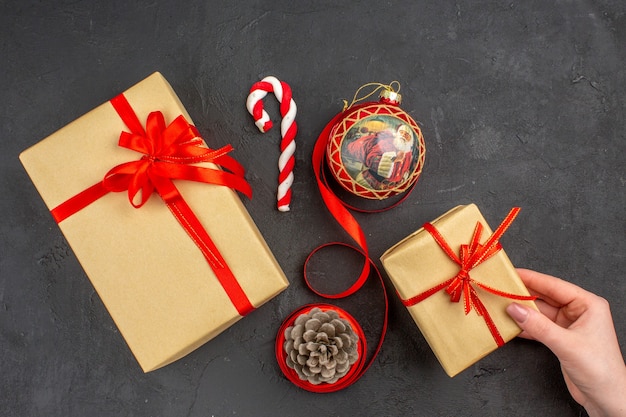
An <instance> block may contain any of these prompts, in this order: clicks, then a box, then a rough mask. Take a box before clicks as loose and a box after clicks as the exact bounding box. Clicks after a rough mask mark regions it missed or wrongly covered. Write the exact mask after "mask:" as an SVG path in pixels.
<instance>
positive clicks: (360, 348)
mask: <svg viewBox="0 0 626 417" xmlns="http://www.w3.org/2000/svg"><path fill="white" fill-rule="evenodd" d="M316 309H317V310H316ZM316 313H317V314H319V313H322V314H323V315H326V316H327V318H328V319H329V320H328V321H329V322H333V321H334V322H338V326H344V325H345V324H347V325H348V326H349V328H350V329H351V333H352V334H354V335H356V337H357V338H358V339H357V340H356V342H354V343H355V346H354V347H355V349H354V351H355V352H356V354H357V355H358V357H357V359H356V361H355V362H354V363H352V364H350V365H349V369H348V370H347V371H346V372H345V374H343V376H341V377H340V378H338V379H337V380H336V381H333V382H332V383H328V382H324V381H319V379H318V378H316V377H317V376H318V375H319V374H321V372H322V371H321V368H322V366H321V365H318V364H319V361H320V359H319V358H320V356H324V358H325V359H326V363H329V362H330V363H331V364H332V365H331V366H332V371H333V373H334V368H336V367H338V366H339V365H338V363H339V362H340V359H339V358H338V356H339V355H341V354H343V355H344V356H347V353H346V352H345V351H344V350H342V347H344V346H339V345H342V343H343V342H342V340H345V338H346V337H347V336H346V337H344V336H343V334H345V333H342V334H341V335H340V334H337V335H335V333H334V332H335V331H336V330H335V327H334V326H329V327H331V330H330V331H325V329H324V328H323V327H322V328H321V329H320V328H319V327H317V326H315V325H313V326H307V327H308V329H309V330H310V331H311V332H313V330H312V328H315V327H317V328H316V329H315V331H319V333H318V334H321V333H324V334H323V335H322V337H323V338H325V340H324V341H323V342H318V341H315V342H314V341H311V342H310V343H307V345H308V346H310V345H311V344H312V345H314V347H312V348H309V350H307V351H306V352H305V353H309V354H311V353H312V355H311V356H310V357H309V356H307V358H308V360H307V362H308V363H309V364H310V365H311V366H310V367H307V364H306V363H303V364H300V365H298V362H297V360H296V361H293V360H291V361H290V360H289V352H288V349H287V346H286V344H288V343H289V342H291V345H290V347H289V348H290V349H293V348H294V347H293V341H292V340H289V341H288V340H287V337H286V336H285V332H286V331H287V330H288V329H289V330H291V329H293V328H294V326H295V325H296V322H297V321H298V318H300V317H307V318H308V315H311V316H312V317H311V318H312V320H311V321H318V322H319V320H317V318H315V317H314V316H315V314H316ZM328 313H331V314H332V313H334V314H332V315H330V316H329V314H328ZM328 324H330V323H328ZM323 325H324V324H323V323H320V327H321V326H323ZM301 326H305V324H301ZM331 332H333V333H331ZM337 332H338V330H337ZM328 333H331V334H332V335H331V336H330V337H329V335H328ZM339 336H341V337H339ZM342 338H343V339H342ZM317 339H319V337H318V338H317ZM329 339H330V340H329ZM335 339H337V340H335ZM303 345H304V343H303ZM320 346H321V347H322V349H323V352H321V353H320V352H319V349H320ZM338 346H339V348H337V347H338ZM332 347H334V350H335V353H334V355H333V354H331V353H330V352H331V349H332ZM296 348H297V347H296ZM303 349H305V350H306V347H303ZM366 351H367V344H366V340H365V334H364V333H363V329H362V328H361V326H360V325H359V323H358V322H357V321H356V320H355V319H354V317H352V316H351V315H350V314H348V312H346V311H345V310H343V309H341V308H339V307H337V306H334V305H331V304H324V303H320V304H308V305H305V306H303V307H300V308H299V309H297V310H296V311H294V312H293V313H291V315H289V317H287V319H285V321H284V322H283V324H282V326H281V327H280V329H279V331H278V336H277V337H276V358H277V359H278V365H279V367H280V369H281V370H282V371H283V373H284V374H285V376H286V377H287V379H289V380H290V381H291V382H293V383H294V384H295V385H297V386H298V387H300V388H303V389H305V390H307V391H311V392H317V393H326V392H334V391H339V390H340V389H343V388H346V387H347V386H349V385H351V384H352V383H353V382H354V381H355V380H356V379H358V378H359V376H360V375H361V371H362V370H363V368H364V366H365V353H366ZM292 352H295V353H297V350H296V351H293V350H292ZM299 356H301V357H304V355H299ZM345 359H346V360H347V358H345ZM311 361H313V362H314V363H312V362H311ZM322 361H323V360H322ZM294 362H295V364H294ZM298 366H299V367H300V373H298V371H297V370H296V369H295V368H296V367H298ZM303 366H304V367H305V368H307V369H312V368H317V369H314V372H310V371H305V372H307V373H310V374H311V376H310V377H309V378H306V375H303V374H302V371H301V368H302V367H303ZM301 374H302V376H301ZM305 378H306V379H305Z"/></svg>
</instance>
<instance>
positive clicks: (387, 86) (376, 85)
mask: <svg viewBox="0 0 626 417" xmlns="http://www.w3.org/2000/svg"><path fill="white" fill-rule="evenodd" d="M394 86H397V87H398V88H397V89H396V88H394ZM368 87H374V89H373V90H372V91H370V92H369V93H367V94H366V95H364V96H363V97H359V93H360V92H361V90H363V89H364V88H368ZM379 90H384V91H388V92H392V93H396V94H397V93H399V92H400V82H399V81H396V80H394V81H392V82H390V83H389V84H382V83H367V84H363V85H362V86H360V87H359V89H358V90H356V93H354V97H352V102H351V103H350V104H348V100H343V110H342V111H346V110H348V109H349V108H350V107H352V106H354V105H355V104H356V103H358V102H360V101H363V100H365V99H367V98H369V97H371V96H373V95H374V94H376V92H377V91H379Z"/></svg>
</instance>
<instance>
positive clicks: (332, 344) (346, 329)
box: [283, 307, 359, 385]
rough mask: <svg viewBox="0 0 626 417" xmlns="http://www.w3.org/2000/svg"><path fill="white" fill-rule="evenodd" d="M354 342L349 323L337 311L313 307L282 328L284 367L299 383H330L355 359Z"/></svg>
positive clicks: (357, 355) (357, 338)
mask: <svg viewBox="0 0 626 417" xmlns="http://www.w3.org/2000/svg"><path fill="white" fill-rule="evenodd" d="M358 340H359V337H358V336H357V334H356V333H355V332H354V330H353V329H352V327H351V326H350V323H349V322H348V321H347V320H346V319H343V318H341V317H339V314H337V312H335V311H332V310H328V311H322V310H321V309H319V308H318V307H315V308H313V309H311V311H309V312H308V313H304V314H301V315H299V316H298V317H297V318H296V320H295V322H294V324H293V326H289V327H287V329H285V344H284V345H283V346H284V349H285V352H287V359H286V361H287V366H289V367H290V368H293V369H294V370H295V371H296V372H297V373H298V376H299V377H300V379H301V380H303V381H308V382H310V383H311V384H314V385H318V384H321V383H322V382H326V383H329V384H332V383H334V382H337V381H338V380H339V378H341V377H342V376H344V375H346V374H347V373H348V370H350V367H351V366H352V365H353V364H354V363H355V362H356V361H357V359H358V358H359V352H358V351H357V342H358Z"/></svg>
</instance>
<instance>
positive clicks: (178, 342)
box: [20, 73, 288, 372]
mask: <svg viewBox="0 0 626 417" xmlns="http://www.w3.org/2000/svg"><path fill="white" fill-rule="evenodd" d="M120 97H121V98H122V99H123V101H124V102H125V103H126V104H127V105H128V106H127V107H129V108H130V109H131V111H130V112H131V113H132V112H133V111H134V114H136V116H137V120H138V124H144V123H145V122H146V120H148V121H149V120H150V119H149V117H148V115H149V114H150V117H152V115H153V114H152V112H156V111H158V112H161V114H162V115H163V118H164V121H165V124H169V123H170V122H172V121H174V122H172V123H171V124H170V125H168V126H167V129H170V127H171V126H172V125H174V124H175V122H177V121H178V122H181V119H182V121H183V122H184V126H188V127H187V128H185V129H181V132H183V133H185V134H190V136H191V137H192V139H191V140H189V141H187V142H185V143H182V144H181V145H180V146H182V147H185V146H186V147H187V148H188V147H189V146H191V145H189V144H190V143H192V144H193V143H198V142H201V146H200V147H199V148H193V147H192V148H189V149H193V150H194V152H196V153H197V152H200V153H202V152H205V151H206V152H208V150H207V149H206V147H205V146H204V142H202V140H201V139H199V138H197V136H196V137H195V138H193V136H194V133H197V131H196V130H195V128H194V127H193V126H191V125H190V124H191V123H192V122H191V119H190V117H189V115H188V114H187V112H186V111H185V109H184V107H183V106H182V104H181V103H180V101H179V99H178V97H177V96H176V94H175V93H174V91H173V90H172V88H171V87H170V86H169V84H168V83H167V81H166V80H165V79H164V78H163V77H162V76H161V74H159V73H154V74H153V75H151V76H150V77H148V78H146V79H145V80H143V81H141V82H140V83H138V84H137V85H135V86H133V87H131V88H130V89H128V90H127V91H125V92H124V93H123V94H121V95H120V96H118V97H116V98H115V99H113V100H111V101H110V102H107V103H104V104H102V105H101V106H99V107H97V108H96V109H94V110H92V111H91V112H89V113H87V114H85V115H84V116H82V117H80V118H79V119H77V120H75V121H74V122H72V123H70V124H69V125H67V126H65V127H64V128H62V129H60V130H59V131H57V132H56V133H54V134H52V135H51V136H49V137H48V138H46V139H44V140H43V141H41V142H40V143H38V144H36V145H34V146H33V147H31V148H29V149H27V150H26V151H24V152H23V153H22V154H21V155H20V159H21V161H22V163H23V165H24V167H25V168H26V171H27V172H28V174H29V175H30V177H31V179H32V180H33V182H34V184H35V186H36V187H37V189H38V191H39V193H40V194H41V196H42V198H43V200H44V201H45V203H46V205H47V206H48V207H49V208H50V209H51V210H52V213H53V215H54V217H55V219H56V220H57V221H58V222H59V227H60V228H61V230H62V232H63V234H64V235H65V237H66V239H67V240H68V242H69V244H70V246H71V247H72V249H73V251H74V253H75V254H76V257H77V258H78V260H79V261H80V263H81V265H82V266H83V268H84V270H85V272H86V273H87V275H88V276H89V279H90V280H91V282H92V284H93V286H94V287H95V289H96V291H97V292H98V294H99V295H100V297H101V299H102V301H103V302H104V304H105V306H106V308H107V310H108V311H109V313H110V314H111V316H112V318H113V320H114V321H115V323H116V324H117V326H118V328H119V330H120V332H121V333H122V335H123V336H124V339H125V340H126V342H127V343H128V346H129V347H130V349H131V350H132V352H133V354H134V355H135V357H136V359H137V361H138V362H139V364H140V365H141V367H142V368H143V370H144V371H145V372H148V371H151V370H154V369H157V368H159V367H162V366H164V365H167V364H169V363H171V362H173V361H175V360H177V359H179V358H181V357H183V356H184V355H186V354H188V353H189V352H191V351H192V350H194V349H196V348H198V347H199V346H201V345H202V344H204V343H205V342H207V341H208V340H210V339H211V338H213V337H215V336H216V335H218V334H219V333H220V332H222V331H223V330H225V329H226V328H228V327H229V326H230V325H232V324H233V323H235V322H236V321H238V320H239V319H241V318H242V314H244V313H242V309H241V308H240V307H239V306H235V304H237V303H235V302H234V301H233V300H232V297H231V295H230V292H229V290H228V289H227V288H228V285H226V286H224V285H222V283H221V279H222V278H218V276H220V277H221V275H220V274H216V272H215V271H217V270H219V268H223V269H228V268H229V271H230V272H232V274H231V276H232V277H234V278H233V280H232V281H233V282H235V284H233V285H235V286H238V287H239V288H238V291H239V294H240V295H241V297H242V298H243V299H246V298H247V300H246V302H247V303H248V305H249V306H250V308H249V309H248V310H246V312H247V311H249V310H251V309H253V308H256V307H259V306H260V305H262V304H263V303H265V302H266V301H268V300H269V299H271V298H272V297H274V296H275V295H277V294H278V293H280V292H281V291H282V290H284V289H285V288H286V287H287V285H288V281H287V279H286V277H285V275H284V274H283V272H282V270H281V268H280V266H279V265H278V263H277V262H276V259H275V258H274V256H273V255H272V253H271V251H270V249H269V248H268V246H267V244H266V243H265V241H264V239H263V237H262V236H261V234H260V233H259V231H258V229H257V227H256V225H255V224H254V222H253V220H252V219H251V217H250V215H249V214H248V212H247V211H246V209H245V207H244V206H243V204H242V202H241V200H240V199H239V196H238V195H237V194H236V192H235V191H233V190H232V189H230V188H229V187H228V186H224V185H216V184H222V183H220V182H219V180H216V181H217V182H213V183H210V184H206V183H202V182H197V180H194V181H183V180H174V181H171V180H170V179H169V178H168V179H162V178H161V179H159V178H157V179H153V177H150V179H152V180H153V182H156V183H159V184H160V185H157V186H156V190H157V192H158V193H159V195H160V196H161V197H162V198H159V195H155V194H153V195H152V196H151V198H149V199H148V200H147V201H145V204H143V203H142V204H143V205H142V206H141V207H140V208H137V209H136V208H135V207H133V205H132V204H131V202H129V197H127V196H126V194H125V193H118V192H106V193H103V195H102V196H99V197H97V198H94V199H93V201H92V202H90V204H87V205H85V206H84V207H83V206H81V207H78V208H77V209H73V210H72V211H71V213H70V214H69V215H66V216H63V217H61V218H59V216H58V215H57V214H56V213H57V212H58V208H59V207H65V206H66V205H67V204H68V202H69V203H71V202H72V201H74V200H73V197H75V196H77V195H81V193H83V192H84V191H86V190H87V191H88V190H92V189H93V188H94V185H95V186H96V188H98V187H99V188H102V187H101V186H100V184H102V183H104V181H103V177H104V176H105V174H107V173H108V172H109V170H111V169H112V168H113V167H118V166H126V165H128V164H129V161H131V165H132V164H143V163H145V164H150V161H152V162H153V163H154V164H155V166H156V165H158V164H161V165H162V166H165V165H167V164H165V163H163V161H161V160H160V159H159V158H154V157H153V154H149V155H148V154H147V155H145V156H143V157H142V154H141V153H137V152H136V151H133V150H129V149H126V148H123V147H121V146H122V145H121V143H122V137H121V136H120V132H123V131H128V130H129V129H130V130H131V131H133V133H134V132H136V131H137V130H142V127H141V126H140V127H137V126H138V124H134V125H133V124H132V123H130V124H129V122H128V121H127V120H126V119H125V120H124V121H123V120H122V118H121V113H120V112H119V110H118V108H117V107H115V108H114V106H115V104H113V103H114V100H118V99H119V98H120ZM118 113H119V114H118ZM181 115H182V116H183V117H184V119H183V118H182V117H179V116H181ZM185 119H186V120H185ZM125 123H126V124H129V126H126V124H125ZM165 124H163V127H165ZM131 125H133V126H135V129H133V127H130V126H131ZM155 125H159V123H157V122H155ZM147 126H149V123H148V125H147ZM146 132H148V134H147V135H146V136H149V135H150V134H155V135H156V136H159V135H160V133H158V134H157V133H154V132H153V131H151V129H150V128H148V127H147V128H146ZM164 135H165V134H164V133H163V136H164ZM122 136H123V135H122ZM131 136H132V135H131ZM181 138H182V136H180V137H174V139H176V140H181V141H185V140H187V139H181ZM118 139H119V141H120V146H118ZM130 142H133V140H131V141H130ZM187 148H185V149H187ZM177 149H178V148H177ZM211 152H213V153H214V154H215V155H214V156H215V160H219V159H220V155H221V156H223V155H222V154H221V153H220V151H211ZM226 152H227V151H226ZM209 153H210V152H209ZM212 155H213V154H212ZM194 158H196V157H190V159H191V160H194V161H195V159H194ZM228 158H229V160H232V159H230V157H228ZM222 159H223V158H222ZM210 160H211V159H202V160H201V162H200V163H193V164H190V165H192V166H193V167H191V168H188V167H184V168H185V169H191V170H193V169H196V168H194V167H196V166H201V167H203V168H213V170H212V174H211V175H212V176H216V177H220V175H222V174H221V173H224V171H220V170H219V169H217V170H216V169H215V168H216V165H214V164H212V163H210V162H202V161H210ZM145 161H147V162H145ZM232 161H234V160H232ZM166 162H167V161H166ZM170 162H171V161H170ZM235 164H236V163H235ZM171 165H175V163H170V166H171ZM122 171H123V170H122ZM140 171H141V170H140ZM207 171H209V170H208V169H207ZM185 172H187V171H185ZM194 172H195V171H194ZM215 172H219V173H220V174H215ZM107 175H108V174H107ZM124 175H126V174H120V175H119V176H121V177H123V176H124ZM177 175H178V174H177ZM180 175H181V176H182V174H180ZM224 175H225V176H228V175H229V173H224ZM148 176H149V175H148ZM241 176H243V174H241ZM173 178H179V177H173ZM220 178H221V177H220ZM240 180H241V181H244V180H243V178H240ZM128 182H129V183H130V187H133V184H132V181H128ZM205 182H208V181H205ZM244 182H245V181H244ZM172 184H175V186H174V185H172ZM146 187H147V186H146ZM164 187H165V188H167V187H169V188H168V190H170V191H173V192H172V193H169V194H167V193H165V192H163V190H164V189H165V188H164ZM238 189H239V188H238ZM114 191H121V190H114ZM148 191H149V189H148V188H143V189H141V190H140V192H138V193H137V195H136V197H146V195H149V193H147V192H148ZM146 193H147V194H146ZM164 194H167V195H164ZM170 194H171V195H170ZM178 197H180V198H178ZM131 200H132V202H133V204H135V200H136V199H132V198H131ZM170 200H172V201H173V202H167V203H165V202H166V201H170ZM181 200H182V201H181ZM69 205H70V206H72V204H69ZM179 210H182V213H183V214H182V215H181V214H180V213H178V214H177V213H175V212H177V211H179ZM185 210H187V211H185ZM184 213H186V214H184ZM181 219H182V220H181ZM187 221H188V222H189V224H191V226H189V225H187V224H186V225H183V223H185V222H187ZM194 222H196V223H195V224H194ZM183 226H184V227H183ZM200 229H202V230H200ZM186 231H187V233H186ZM190 231H191V232H190ZM205 231H206V233H208V235H209V236H210V238H209V239H204V238H203V237H198V236H194V237H193V238H192V237H191V236H192V234H193V233H196V232H197V233H199V234H200V235H202V233H204V232H205ZM205 240H211V241H212V243H211V242H209V243H211V244H214V247H213V246H210V245H209V246H210V247H207V245H208V244H205ZM203 254H204V256H203ZM207 254H208V255H207ZM224 264H225V265H224ZM216 268H217V269H216Z"/></svg>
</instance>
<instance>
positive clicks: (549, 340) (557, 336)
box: [506, 303, 567, 356]
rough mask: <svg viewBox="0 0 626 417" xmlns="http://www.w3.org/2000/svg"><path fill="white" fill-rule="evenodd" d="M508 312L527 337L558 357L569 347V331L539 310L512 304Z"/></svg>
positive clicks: (508, 307)
mask: <svg viewBox="0 0 626 417" xmlns="http://www.w3.org/2000/svg"><path fill="white" fill-rule="evenodd" d="M506 312H507V313H508V314H509V316H511V318H512V319H513V320H515V322H516V323H517V325H518V326H519V327H521V329H522V330H523V331H524V334H525V335H526V336H527V337H529V338H531V339H535V340H537V341H539V342H541V343H543V344H544V345H546V346H547V347H548V349H550V350H551V351H552V352H554V354H555V355H557V356H559V355H560V354H561V353H563V352H561V350H563V346H564V345H567V342H566V339H567V331H566V330H565V329H563V328H562V327H561V326H559V325H557V324H556V323H554V322H553V321H552V320H550V319H549V318H547V317H546V316H544V315H543V314H541V313H540V312H538V311H537V310H535V309H532V308H530V307H528V306H525V305H522V304H518V303H511V304H509V305H508V306H507V308H506Z"/></svg>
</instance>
